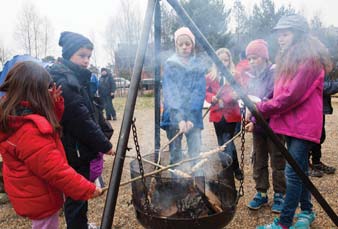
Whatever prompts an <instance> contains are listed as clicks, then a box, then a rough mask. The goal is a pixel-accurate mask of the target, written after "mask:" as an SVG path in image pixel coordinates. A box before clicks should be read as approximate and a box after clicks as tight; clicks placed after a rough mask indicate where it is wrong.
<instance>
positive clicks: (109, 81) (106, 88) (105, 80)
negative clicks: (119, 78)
mask: <svg viewBox="0 0 338 229" xmlns="http://www.w3.org/2000/svg"><path fill="white" fill-rule="evenodd" d="M115 90H116V83H115V80H114V79H113V76H112V75H111V74H109V73H108V74H106V75H102V76H101V77H100V80H99V96H102V97H104V96H111V93H114V92H115Z"/></svg>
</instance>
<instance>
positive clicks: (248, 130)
mask: <svg viewBox="0 0 338 229" xmlns="http://www.w3.org/2000/svg"><path fill="white" fill-rule="evenodd" d="M254 127H255V125H254V124H253V122H249V123H248V124H246V125H245V131H246V132H252V131H253V129H254Z"/></svg>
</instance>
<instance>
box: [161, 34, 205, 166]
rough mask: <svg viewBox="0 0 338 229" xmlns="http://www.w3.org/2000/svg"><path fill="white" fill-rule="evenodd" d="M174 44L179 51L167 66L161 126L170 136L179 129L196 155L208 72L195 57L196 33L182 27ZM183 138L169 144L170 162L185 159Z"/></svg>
mask: <svg viewBox="0 0 338 229" xmlns="http://www.w3.org/2000/svg"><path fill="white" fill-rule="evenodd" d="M175 47H176V53H175V54H174V55H173V56H171V57H170V58H169V59H168V60H167V61H166V63H165V65H164V73H163V98H164V104H163V106H164V110H163V115H162V122H161V127H162V128H164V129H165V130H166V133H167V137H168V139H172V138H173V137H174V136H175V135H176V133H177V132H178V131H180V132H181V133H184V134H185V136H186V138H187V144H188V153H189V155H190V156H191V157H193V156H197V155H198V154H199V153H200V148H201V130H202V129H203V120H202V108H203V102H204V97H205V78H204V73H205V71H204V69H202V68H201V66H202V64H201V63H200V62H199V61H198V60H197V59H196V58H195V55H194V48H195V36H194V35H193V34H192V32H191V31H190V30H189V29H188V28H186V27H182V28H180V29H178V30H177V31H176V32H175ZM181 141H182V135H181V136H179V137H178V138H177V139H176V140H175V141H173V142H172V143H171V144H170V145H169V150H170V164H173V163H175V162H178V161H180V160H181V159H182V151H181V150H182V147H181Z"/></svg>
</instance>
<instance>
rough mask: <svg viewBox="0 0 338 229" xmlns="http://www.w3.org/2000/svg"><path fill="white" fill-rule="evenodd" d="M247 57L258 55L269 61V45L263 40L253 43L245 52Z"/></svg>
mask: <svg viewBox="0 0 338 229" xmlns="http://www.w3.org/2000/svg"><path fill="white" fill-rule="evenodd" d="M245 53H246V56H247V57H248V56H250V55H256V56H259V57H262V58H265V59H267V60H268V59H269V50H268V43H267V42H266V41H265V40H263V39H257V40H253V41H251V42H250V43H249V44H248V46H247V47H246V50H245Z"/></svg>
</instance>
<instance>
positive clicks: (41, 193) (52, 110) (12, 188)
mask: <svg viewBox="0 0 338 229" xmlns="http://www.w3.org/2000/svg"><path fill="white" fill-rule="evenodd" d="M51 82H52V79H51V77H50V75H49V74H48V72H47V71H46V70H44V68H43V67H41V66H40V65H38V64H37V63H34V62H31V61H25V62H21V63H18V64H16V65H15V66H14V67H13V69H12V70H10V71H9V73H8V75H7V77H6V80H5V82H4V83H3V84H2V85H1V86H0V91H2V92H5V93H6V94H5V96H4V97H2V98H1V100H0V111H1V116H0V153H1V155H2V157H3V163H4V167H3V175H4V181H5V188H6V192H7V193H8V196H9V199H10V201H11V203H12V206H13V208H14V209H15V211H16V212H17V214H19V215H21V216H24V217H28V218H30V219H31V220H32V228H36V229H37V228H55V229H56V228H58V216H59V215H58V211H59V209H60V208H61V207H62V204H63V195H62V193H65V195H66V196H70V197H72V198H74V199H76V200H87V199H89V198H93V197H96V196H98V195H99V194H100V193H101V192H102V191H101V189H99V188H96V187H95V185H94V184H92V183H90V182H89V181H87V180H86V179H85V178H84V177H82V176H81V175H79V174H77V173H76V172H75V171H74V170H73V169H72V168H71V167H70V166H69V165H68V163H67V160H66V156H65V152H64V149H63V146H62V143H61V141H60V132H61V127H60V125H59V122H58V118H60V117H61V115H62V111H63V99H62V97H60V94H61V88H58V89H56V87H55V85H53V84H51ZM51 86H53V87H51ZM48 88H50V89H48Z"/></svg>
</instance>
